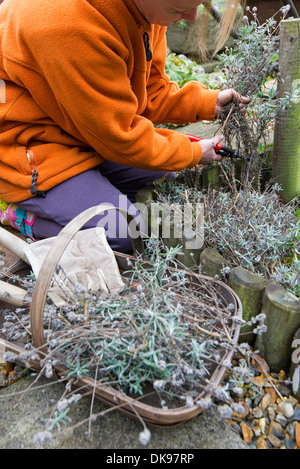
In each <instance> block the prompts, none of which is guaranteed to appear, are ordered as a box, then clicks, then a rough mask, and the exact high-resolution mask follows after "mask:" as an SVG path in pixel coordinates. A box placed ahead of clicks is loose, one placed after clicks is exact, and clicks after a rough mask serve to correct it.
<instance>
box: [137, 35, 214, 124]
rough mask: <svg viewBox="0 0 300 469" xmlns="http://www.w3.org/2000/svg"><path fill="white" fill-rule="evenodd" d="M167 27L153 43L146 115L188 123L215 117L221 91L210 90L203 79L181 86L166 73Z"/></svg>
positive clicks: (164, 121)
mask: <svg viewBox="0 0 300 469" xmlns="http://www.w3.org/2000/svg"><path fill="white" fill-rule="evenodd" d="M165 31H166V28H160V31H159V34H158V36H157V39H156V41H155V43H154V45H153V47H154V51H153V63H152V67H151V73H150V77H149V80H148V86H147V92H148V101H147V108H146V110H145V111H144V113H143V115H144V116H146V117H147V118H148V119H150V120H151V121H152V122H154V123H155V124H161V123H173V124H186V123H193V122H198V121H199V120H214V119H215V110H216V101H217V97H218V93H219V90H207V88H206V87H205V86H204V85H203V84H202V83H199V82H196V81H193V82H189V83H187V84H186V85H185V86H183V87H182V88H181V89H180V88H179V86H178V85H177V83H174V82H172V81H170V79H169V77H168V75H167V74H166V72H165V65H166V54H167V43H166V34H165Z"/></svg>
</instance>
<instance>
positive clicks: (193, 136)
mask: <svg viewBox="0 0 300 469" xmlns="http://www.w3.org/2000/svg"><path fill="white" fill-rule="evenodd" d="M185 135H186V136H187V137H188V138H189V139H190V141H191V142H200V141H201V140H203V138H201V137H196V135H190V134H185ZM222 147H223V145H222V144H221V143H217V144H216V145H215V146H214V150H215V151H218V150H221V149H222Z"/></svg>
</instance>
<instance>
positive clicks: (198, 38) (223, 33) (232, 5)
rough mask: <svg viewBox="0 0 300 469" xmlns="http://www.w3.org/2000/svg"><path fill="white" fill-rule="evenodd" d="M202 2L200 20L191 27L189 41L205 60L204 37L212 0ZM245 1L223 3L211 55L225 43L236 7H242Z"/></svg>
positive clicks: (231, 27)
mask: <svg viewBox="0 0 300 469" xmlns="http://www.w3.org/2000/svg"><path fill="white" fill-rule="evenodd" d="M203 3H204V5H205V9H204V10H205V12H203V14H201V19H200V21H197V23H195V25H194V27H193V28H191V34H190V38H189V42H190V44H191V45H192V46H193V49H196V50H197V51H198V53H199V55H200V57H201V58H202V59H204V60H205V59H207V58H208V56H209V53H208V50H207V41H206V38H207V27H208V22H209V20H210V18H211V9H212V6H213V0H205V1H204V2H203ZM245 3H246V2H245V0H226V2H225V5H224V12H223V14H222V15H220V22H219V23H218V28H217V31H216V35H215V37H216V40H215V44H214V52H213V55H215V54H216V53H217V52H218V51H219V50H220V49H222V47H223V46H224V44H225V43H226V41H227V39H228V37H229V36H230V34H231V32H232V31H233V28H234V26H235V24H236V18H237V13H238V7H239V5H240V4H241V5H242V7H244V5H245ZM242 16H243V15H241V18H242Z"/></svg>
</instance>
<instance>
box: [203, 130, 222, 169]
mask: <svg viewBox="0 0 300 469" xmlns="http://www.w3.org/2000/svg"><path fill="white" fill-rule="evenodd" d="M223 138H224V136H223V135H216V136H215V137H214V138H210V139H204V140H201V141H200V142H199V145H201V147H202V156H201V160H200V164H204V165H205V164H208V163H210V162H211V161H221V159H222V156H221V155H218V154H217V153H216V152H215V150H214V147H215V146H216V144H217V143H219V142H220V141H221V140H222V139H223Z"/></svg>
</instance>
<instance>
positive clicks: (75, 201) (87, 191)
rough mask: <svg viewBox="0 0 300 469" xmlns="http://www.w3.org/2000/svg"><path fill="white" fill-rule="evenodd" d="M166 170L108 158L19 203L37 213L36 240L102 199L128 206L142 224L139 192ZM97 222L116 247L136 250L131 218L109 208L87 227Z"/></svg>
mask: <svg viewBox="0 0 300 469" xmlns="http://www.w3.org/2000/svg"><path fill="white" fill-rule="evenodd" d="M165 174H166V173H165V172H161V171H147V170H143V169H137V168H131V167H128V166H124V165H120V164H117V163H113V162H111V161H105V162H103V163H102V164H100V165H99V166H97V167H96V168H93V169H90V170H88V171H85V172H84V173H81V174H79V175H77V176H74V177H72V178H70V179H68V180H67V181H64V182H63V183H61V184H58V185H57V186H55V187H53V188H52V189H50V190H48V191H47V192H46V197H45V198H43V197H33V198H30V199H28V200H24V201H22V202H18V207H20V208H22V209H23V210H27V211H29V212H31V213H33V214H35V215H36V219H35V222H34V224H33V235H34V238H35V239H36V240H38V239H44V238H49V237H52V236H57V235H58V233H59V232H60V231H61V230H62V228H63V227H64V226H66V225H67V224H68V223H69V222H70V221H71V220H72V219H73V218H74V217H76V216H77V215H78V214H79V213H81V212H83V211H84V210H86V209H88V208H90V207H93V206H96V205H99V204H102V203H105V204H109V205H113V206H114V207H119V208H122V209H124V210H127V211H128V212H129V213H131V214H132V215H133V216H134V217H136V219H137V221H138V223H140V224H141V223H142V219H141V217H140V214H139V212H138V210H137V208H136V207H135V206H134V205H133V204H134V202H135V195H136V193H137V192H138V190H139V189H141V188H143V187H146V186H147V185H148V184H149V183H151V182H153V181H154V180H155V179H159V178H161V177H162V176H164V175H165ZM95 226H103V227H104V229H105V230H106V237H107V240H108V242H109V244H110V246H111V248H112V249H113V250H115V251H119V252H125V253H126V252H130V251H131V250H132V240H131V238H130V236H129V233H128V225H127V221H126V220H125V218H124V217H123V216H122V215H121V214H120V213H119V212H118V211H115V210H109V211H106V212H105V213H104V214H101V215H100V216H97V217H94V218H93V219H91V220H90V221H89V222H88V223H87V224H86V225H85V226H84V228H93V227H95Z"/></svg>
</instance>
